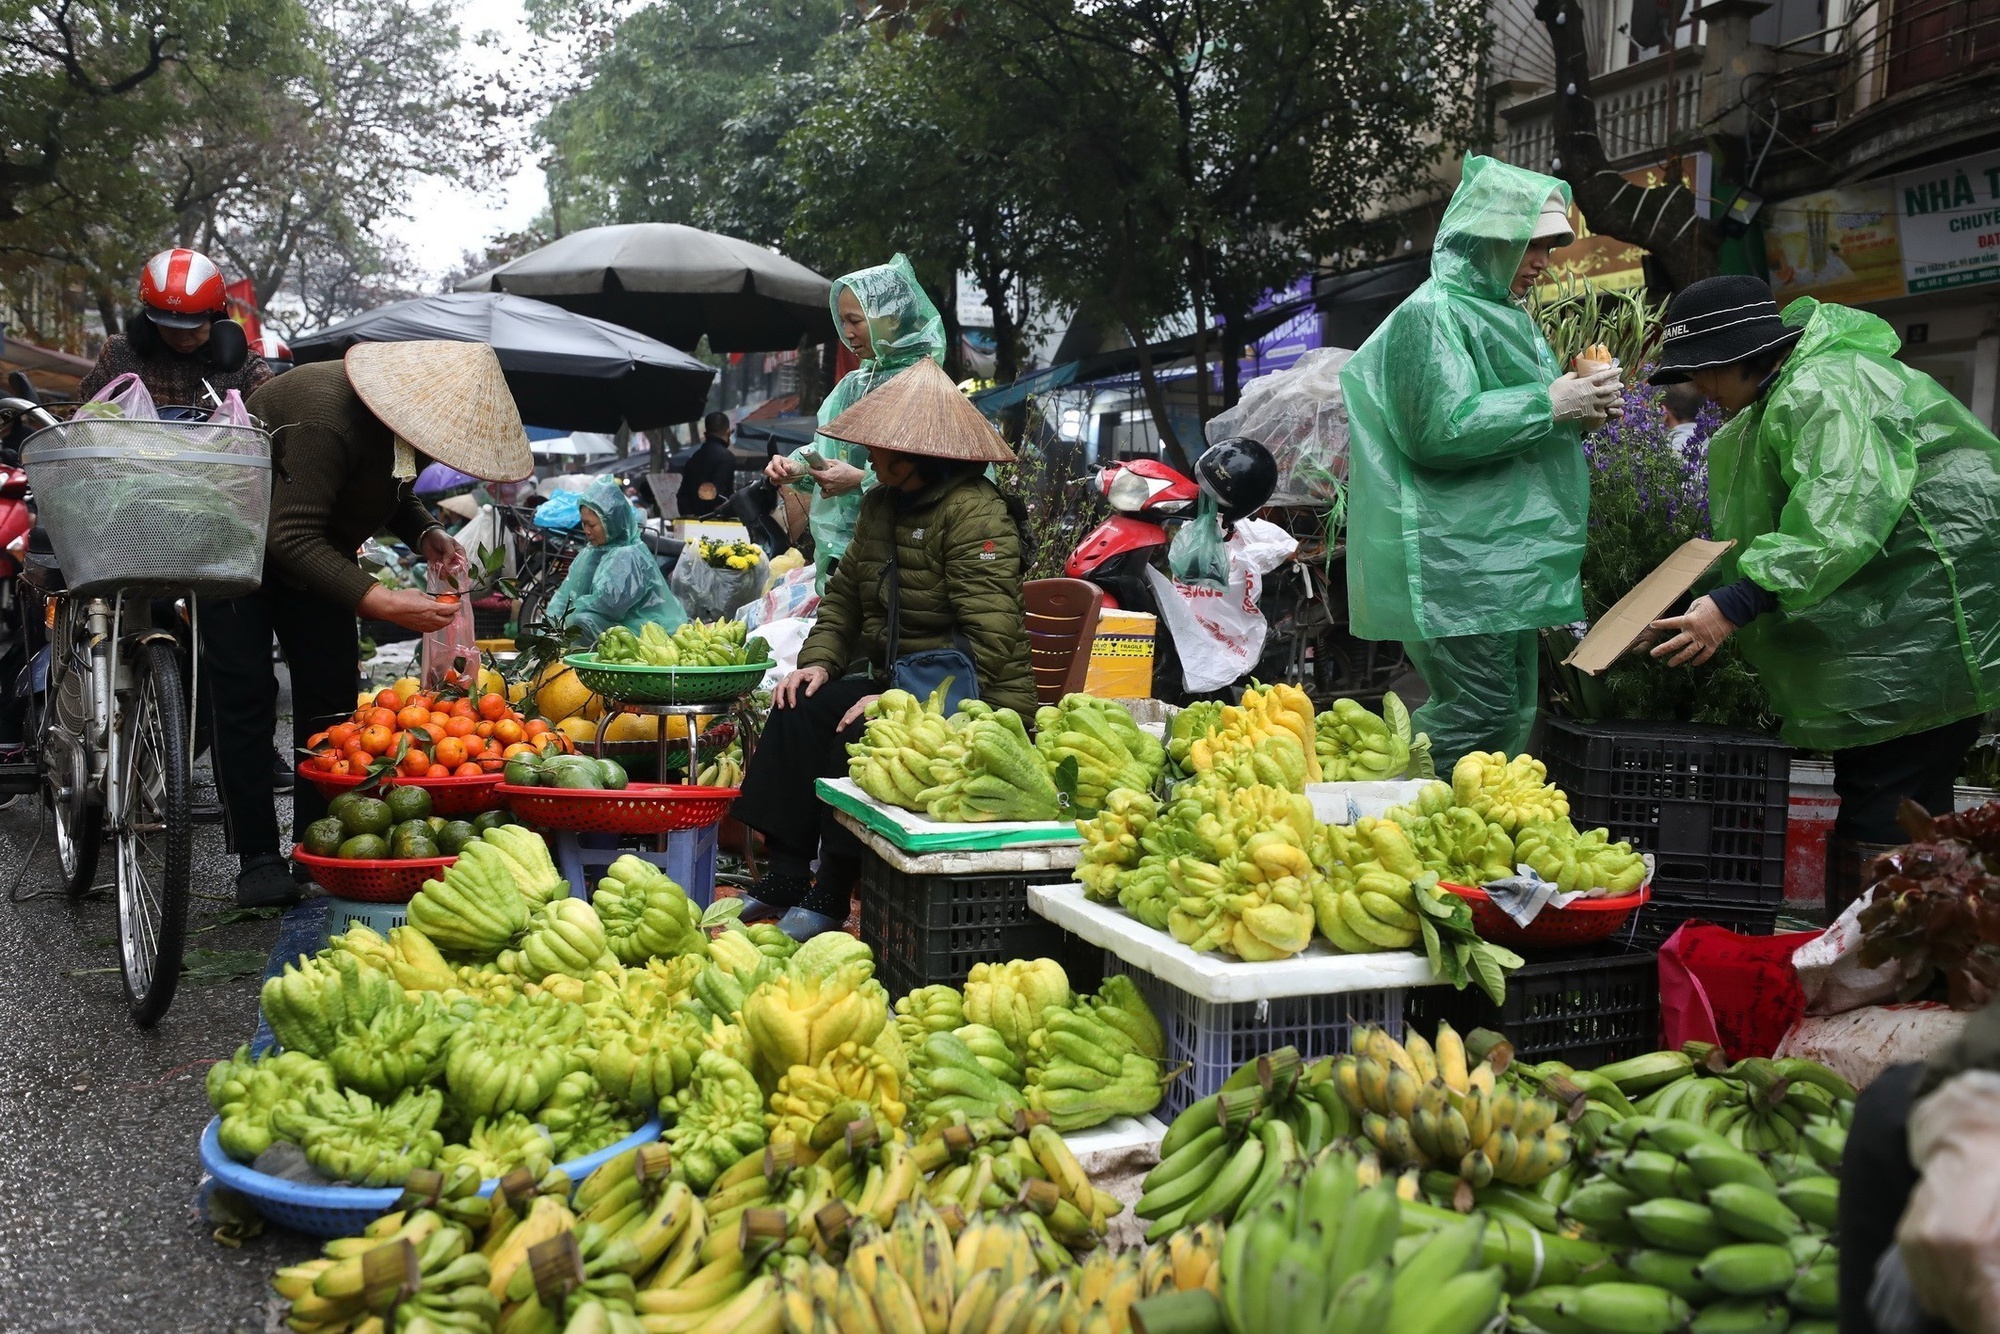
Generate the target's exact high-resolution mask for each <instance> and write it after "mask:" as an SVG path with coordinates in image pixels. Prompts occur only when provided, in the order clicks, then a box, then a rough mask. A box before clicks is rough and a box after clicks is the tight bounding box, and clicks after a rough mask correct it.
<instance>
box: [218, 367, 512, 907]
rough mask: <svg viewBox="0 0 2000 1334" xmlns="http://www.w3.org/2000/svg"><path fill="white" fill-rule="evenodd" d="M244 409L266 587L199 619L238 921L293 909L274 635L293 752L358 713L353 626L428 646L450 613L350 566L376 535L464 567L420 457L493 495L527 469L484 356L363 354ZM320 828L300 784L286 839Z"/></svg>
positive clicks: (271, 391) (320, 808)
mask: <svg viewBox="0 0 2000 1334" xmlns="http://www.w3.org/2000/svg"><path fill="white" fill-rule="evenodd" d="M249 406H250V411H251V412H252V413H253V414H254V415H255V416H256V417H257V418H258V419H259V420H260V421H261V422H262V423H263V425H264V428H265V429H266V430H267V431H269V432H270V433H271V441H272V444H271V454H272V461H273V469H272V475H273V480H272V492H271V524H270V533H269V537H268V539H267V542H266V547H265V553H264V586H263V588H262V589H260V590H259V591H258V592H256V593H253V594H251V595H249V596H247V597H241V598H227V599H214V600H209V601H205V602H204V603H203V605H202V613H201V615H202V655H203V656H202V665H203V671H204V672H205V674H206V675H207V677H208V681H209V684H210V687H211V691H212V694H211V696H210V698H211V699H212V700H213V708H214V714H215V751H216V767H217V776H218V780H219V784H220V787H221V789H222V798H223V805H224V807H225V809H226V810H227V812H228V815H229V827H230V833H231V836H232V840H233V842H234V845H235V849H236V852H237V855H238V856H239V857H240V858H241V860H242V871H241V872H240V873H239V874H238V876H237V879H236V897H237V901H238V903H240V904H242V905H243V906H246V907H250V906H263V905H271V904H283V903H289V902H291V901H292V900H294V899H296V898H297V897H298V888H297V885H296V883H295V882H294V881H293V878H292V875H291V873H290V871H289V869H288V868H287V866H286V864H285V858H284V856H283V851H282V847H281V844H280V842H279V831H278V819H277V810H276V801H275V796H274V792H273V789H272V784H271V780H270V765H269V755H270V746H271V736H272V733H273V731H275V730H276V727H277V694H278V692H277V680H276V678H275V676H274V675H273V673H272V671H271V661H270V643H271V637H272V635H273V634H275V635H276V636H277V639H278V644H279V646H280V647H281V648H283V649H284V653H285V661H286V662H287V663H288V664H289V665H290V668H291V677H292V738H293V746H294V747H295V748H300V749H302V748H303V747H304V745H305V741H306V739H307V738H308V737H310V736H311V735H313V734H314V733H315V732H318V731H321V730H323V729H324V728H326V727H327V726H328V725H329V724H331V723H333V722H336V721H338V720H339V719H340V718H341V717H343V716H345V715H346V714H348V713H350V712H351V711H352V710H353V708H354V697H355V682H356V677H357V665H358V662H359V657H360V650H359V641H358V635H357V629H356V624H355V621H356V617H357V616H365V617H368V618H369V619H371V620H384V621H391V622H394V623H395V624H397V625H401V626H404V627H405V628H407V629H410V630H415V631H418V632H424V631H429V630H435V629H439V628H441V627H443V626H444V625H446V624H448V623H449V622H450V621H451V619H452V617H453V615H454V614H456V611H457V608H456V607H455V606H453V605H452V604H450V603H446V602H442V601H440V600H438V599H436V598H433V597H431V596H429V595H428V594H425V593H421V592H418V591H416V590H414V589H390V588H384V587H383V586H382V585H380V584H378V583H377V582H376V581H375V580H373V579H371V578H370V577H369V576H368V575H367V574H366V573H364V572H363V571H362V569H361V567H360V566H359V565H358V564H356V562H355V551H356V550H357V549H358V548H359V547H360V545H361V544H362V542H364V541H366V540H367V539H368V538H369V537H372V536H373V535H375V534H376V533H378V532H382V531H384V530H385V529H386V530H387V531H389V532H391V533H393V534H394V535H395V536H396V537H398V538H400V539H401V540H402V541H404V542H405V543H407V544H408V545H409V546H410V548H411V549H412V550H414V551H420V552H421V553H422V554H423V557H424V559H425V560H426V561H428V562H430V565H431V567H432V568H433V569H436V570H440V571H444V570H450V569H454V568H457V569H462V568H463V567H464V563H465V553H464V552H463V551H462V550H461V549H460V547H459V545H458V543H457V542H456V541H454V540H453V539H452V538H451V537H450V536H449V535H448V534H447V533H446V532H445V531H444V529H443V528H441V527H439V526H438V525H437V524H436V523H435V522H434V521H433V520H432V519H431V516H430V513H429V511H427V510H426V509H424V507H423V505H422V504H421V503H419V502H418V500H417V498H416V496H415V494H414V493H413V492H412V490H411V479H412V478H413V477H414V476H415V467H416V463H417V455H418V454H419V453H421V454H422V455H423V456H426V457H429V458H434V459H437V460H439V461H440V462H443V463H447V464H450V465H451V466H452V467H455V468H458V469H459V470H460V471H463V472H467V473H471V474H472V475H474V476H476V477H480V478H482V479H484V480H489V481H512V480H514V479H516V478H518V477H522V476H525V475H527V474H528V473H529V472H530V471H532V468H533V458H532V457H531V456H530V454H529V452H528V439H527V433H526V431H525V430H523V429H522V426H521V418H520V414H519V412H518V411H517V410H516V408H515V406H514V401H513V397H512V395H511V394H509V393H508V391H507V387H506V382H505V381H504V380H503V379H502V378H501V374H500V366H499V362H498V360H497V359H496V358H495V357H494V355H493V350H492V348H490V347H488V346H487V345H486V344H484V343H445V342H418V343H364V344H361V345H360V346H358V347H356V348H354V349H353V350H352V351H350V352H349V353H348V355H347V359H346V360H345V361H344V362H317V363H314V364H312V365H308V366H301V367H299V368H297V369H296V370H293V371H292V372H290V373H289V374H287V375H284V376H282V377H280V378H278V379H275V380H272V381H270V382H269V383H268V384H266V385H265V386H264V387H263V388H261V389H259V390H258V391H257V392H256V393H255V394H253V395H252V396H251V398H250V404H249ZM399 441H400V442H401V447H400V448H399ZM399 455H400V456H401V457H400V458H399ZM325 813H326V805H325V803H324V802H323V801H322V800H321V799H320V798H319V796H318V794H317V793H316V792H315V791H314V790H313V789H312V788H311V787H310V786H308V785H306V784H300V785H298V787H297V789H296V791H295V792H294V794H293V798H292V815H293V820H292V824H293V831H294V834H295V835H296V834H297V833H298V832H299V831H302V830H304V828H305V827H306V826H307V825H308V824H310V823H311V822H312V821H314V820H316V819H319V818H320V817H321V816H323V815H325Z"/></svg>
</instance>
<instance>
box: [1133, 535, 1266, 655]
mask: <svg viewBox="0 0 2000 1334" xmlns="http://www.w3.org/2000/svg"><path fill="white" fill-rule="evenodd" d="M1298 549H1299V544H1298V539H1296V538H1294V537H1293V536H1292V535H1291V534H1290V533H1287V532H1286V531H1285V530H1284V529H1282V528H1280V527H1278V525H1276V524H1274V523H1266V522H1264V521H1263V520H1262V519H1245V520H1243V521H1242V522H1241V523H1239V524H1237V525H1236V531H1235V532H1234V533H1233V534H1231V535H1230V538H1229V541H1228V542H1227V543H1226V544H1225V550H1226V551H1227V553H1228V556H1229V583H1228V585H1227V586H1226V587H1224V588H1212V587H1209V586H1208V585H1206V584H1184V583H1181V582H1180V581H1179V580H1170V579H1168V578H1167V577H1166V576H1165V575H1163V574H1161V573H1160V572H1159V571H1158V570H1155V569H1153V568H1152V567H1150V566H1148V567H1147V569H1146V582H1147V583H1148V584H1149V585H1150V586H1151V587H1152V590H1153V600H1154V602H1155V604H1156V605H1157V606H1158V607H1159V610H1160V620H1161V622H1162V623H1163V624H1164V625H1165V626H1166V628H1167V633H1168V634H1170V635H1172V636H1173V637H1174V648H1175V650H1176V651H1177V652H1178V653H1179V655H1180V661H1181V677H1182V681H1183V684H1182V688H1183V689H1185V690H1187V691H1188V692H1190V693H1192V694H1201V693H1203V692H1205V691H1209V690H1220V689H1222V688H1223V687H1224V686H1226V685H1229V684H1230V683H1232V682H1234V681H1235V680H1236V679H1237V678H1239V677H1241V676H1242V675H1243V674H1244V673H1245V672H1247V671H1249V670H1250V668H1251V666H1252V665H1254V664H1255V663H1256V661H1257V659H1258V657H1259V656H1261V655H1262V654H1263V652H1264V636H1265V635H1266V634H1267V633H1268V632H1269V630H1270V626H1269V625H1268V624H1267V623H1266V622H1265V620H1264V613H1263V612H1261V611H1259V610H1258V608H1257V601H1258V599H1259V598H1261V597H1263V595H1264V576H1265V575H1266V574H1269V573H1270V572H1271V571H1272V570H1275V569H1277V568H1278V566H1279V565H1281V564H1283V563H1284V562H1285V560H1286V559H1288V558H1289V557H1290V556H1291V554H1292V553H1293V552H1295V551H1297V550H1298Z"/></svg>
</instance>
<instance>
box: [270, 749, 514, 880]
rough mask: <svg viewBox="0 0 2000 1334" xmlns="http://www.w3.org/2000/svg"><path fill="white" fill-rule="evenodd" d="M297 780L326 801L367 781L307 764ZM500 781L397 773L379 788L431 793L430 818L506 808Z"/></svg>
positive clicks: (363, 776)
mask: <svg viewBox="0 0 2000 1334" xmlns="http://www.w3.org/2000/svg"><path fill="white" fill-rule="evenodd" d="M299 777H301V778H303V779H305V780H306V781H307V782H308V783H311V784H312V785H313V786H314V787H315V788H317V789H319V794H320V796H322V797H324V798H326V799H327V800H328V801H332V800H333V799H334V798H335V797H337V796H339V795H340V794H341V793H343V792H351V791H353V790H354V789H355V788H357V787H360V786H361V785H362V784H363V783H366V782H367V781H369V780H368V775H366V774H329V773H322V772H321V771H320V770H319V769H317V768H315V767H313V766H312V765H310V764H301V765H300V766H299ZM504 781H506V778H505V775H503V774H498V773H491V774H469V775H467V776H466V777H464V778H407V777H404V776H403V775H400V774H398V775H395V776H393V777H390V778H389V779H387V780H386V781H384V783H383V784H382V786H383V787H385V788H391V787H420V788H422V789H423V790H424V791H426V792H428V793H430V794H431V814H432V815H442V816H446V817H452V816H459V815H478V814H479V813H480V812H482V811H497V810H499V809H500V808H501V807H502V806H504V805H506V803H505V802H503V801H502V800H500V784H501V783H503V782H504ZM328 888H331V886H328Z"/></svg>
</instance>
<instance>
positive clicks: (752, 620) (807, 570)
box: [736, 565, 819, 630]
mask: <svg viewBox="0 0 2000 1334" xmlns="http://www.w3.org/2000/svg"><path fill="white" fill-rule="evenodd" d="M816 573H817V571H816V570H815V569H814V568H813V567H812V566H810V565H801V566H800V567H799V568H798V569H796V570H787V571H785V572H784V573H783V574H781V575H778V576H777V577H776V578H775V579H773V580H772V581H771V584H770V587H768V588H766V589H765V590H764V596H762V597H760V598H758V599H757V600H756V601H755V602H751V603H748V604H746V605H744V606H741V607H738V608H737V609H736V619H737V620H739V621H741V622H743V624H744V625H746V626H748V627H749V628H750V629H752V630H755V629H756V628H757V627H758V626H760V625H767V624H769V623H770V622H772V621H782V620H787V619H790V618H792V617H800V616H803V617H806V618H807V619H810V618H811V617H812V615H813V613H814V612H816V611H818V610H819V594H818V593H816V592H814V591H813V578H814V576H815V574H816Z"/></svg>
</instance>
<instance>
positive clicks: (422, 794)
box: [382, 787, 431, 824]
mask: <svg viewBox="0 0 2000 1334" xmlns="http://www.w3.org/2000/svg"><path fill="white" fill-rule="evenodd" d="M382 800H384V801H386V802H388V803H389V814H390V815H391V816H392V817H393V818H394V819H395V821H396V823H398V824H401V823H402V822H403V821H405V820H423V819H428V818H429V816H430V813H431V794H430V793H428V792H426V791H424V790H423V789H422V788H420V787H392V788H390V789H389V791H388V792H387V793H386V794H384V796H383V798H382Z"/></svg>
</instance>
